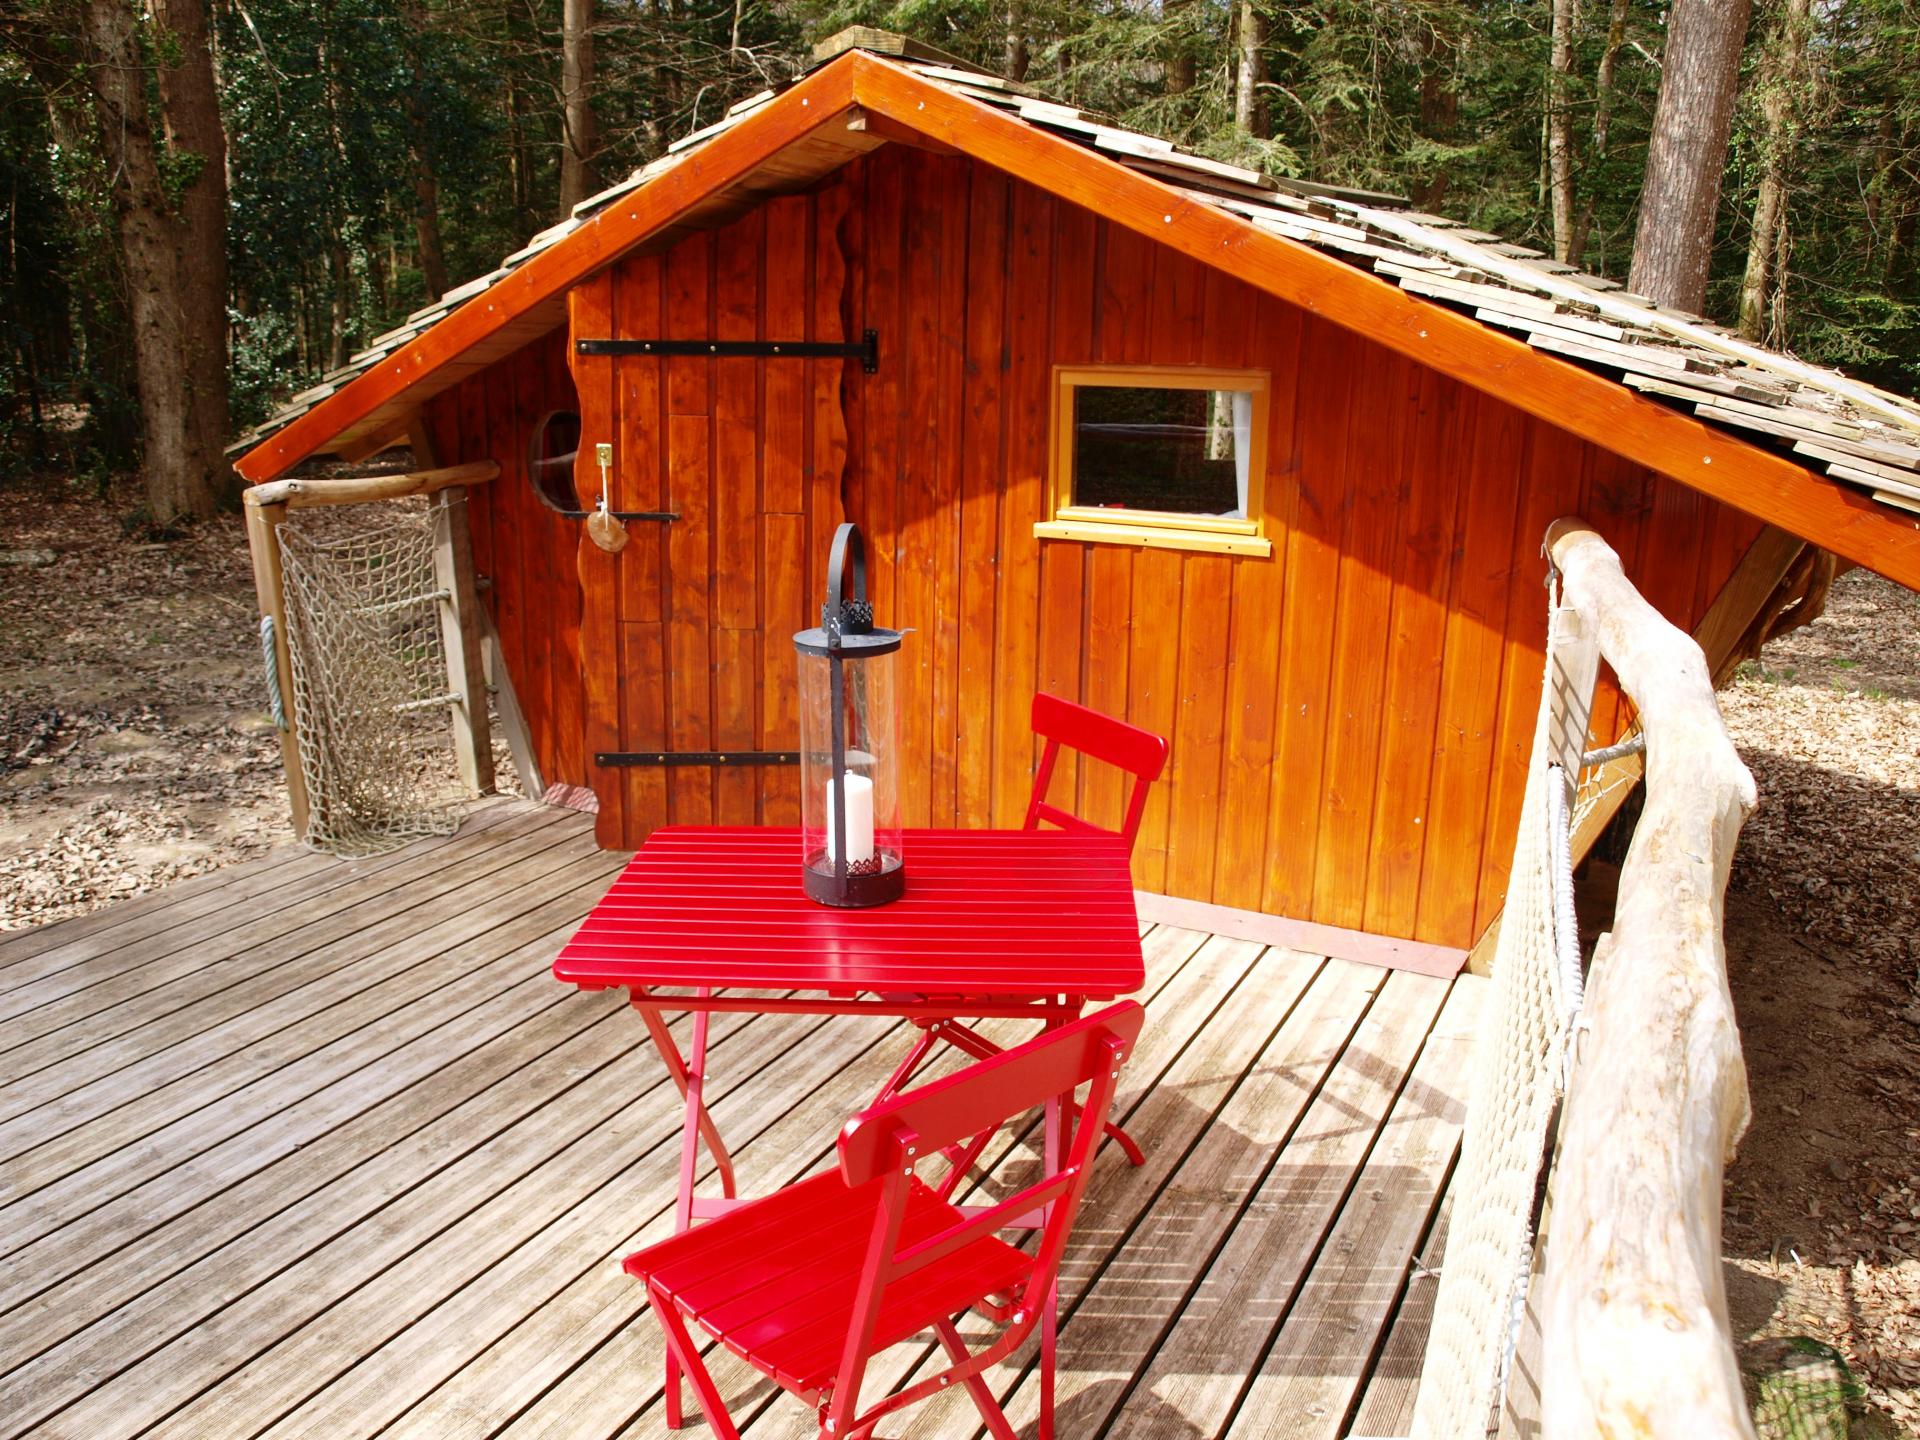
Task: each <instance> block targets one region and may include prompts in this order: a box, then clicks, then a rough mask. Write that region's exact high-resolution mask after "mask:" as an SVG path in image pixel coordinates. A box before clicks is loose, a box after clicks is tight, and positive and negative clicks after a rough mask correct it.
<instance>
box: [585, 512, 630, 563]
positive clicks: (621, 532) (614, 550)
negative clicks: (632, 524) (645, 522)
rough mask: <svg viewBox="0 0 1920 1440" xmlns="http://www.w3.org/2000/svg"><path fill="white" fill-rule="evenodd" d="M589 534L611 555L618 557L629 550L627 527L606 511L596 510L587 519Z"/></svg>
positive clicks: (594, 541) (595, 542)
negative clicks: (623, 551) (625, 550)
mask: <svg viewBox="0 0 1920 1440" xmlns="http://www.w3.org/2000/svg"><path fill="white" fill-rule="evenodd" d="M587 534H588V535H590V536H592V537H593V543H594V544H596V545H598V546H599V547H600V548H601V549H602V550H604V551H606V552H607V553H608V554H609V555H618V554H619V553H620V552H621V551H622V550H624V549H626V548H627V527H626V526H625V525H622V524H621V523H620V522H619V521H618V520H616V519H614V518H613V516H611V515H609V514H608V513H607V512H606V511H604V510H596V511H594V512H593V513H592V514H591V515H589V516H588V517H587Z"/></svg>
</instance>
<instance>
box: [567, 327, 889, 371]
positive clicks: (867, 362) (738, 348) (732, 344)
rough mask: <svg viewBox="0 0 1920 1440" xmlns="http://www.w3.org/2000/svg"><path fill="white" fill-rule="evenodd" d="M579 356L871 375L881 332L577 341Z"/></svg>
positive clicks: (875, 361) (878, 364) (878, 350)
mask: <svg viewBox="0 0 1920 1440" xmlns="http://www.w3.org/2000/svg"><path fill="white" fill-rule="evenodd" d="M573 348H574V349H575V350H576V351H577V352H578V353H579V354H582V355H659V356H702V355H704V356H707V357H708V358H710V359H715V360H738V359H743V358H744V359H750V360H768V359H787V360H796V359H797V360H834V359H840V360H858V361H859V362H860V368H861V369H862V370H864V371H866V372H867V374H869V375H871V374H873V373H874V372H875V371H876V370H878V369H879V368H880V332H879V331H878V330H868V331H866V332H865V333H864V334H863V335H862V336H861V338H860V339H858V340H855V341H851V342H843V341H838V340H576V341H575V342H574V346H573Z"/></svg>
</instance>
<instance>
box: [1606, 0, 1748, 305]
mask: <svg viewBox="0 0 1920 1440" xmlns="http://www.w3.org/2000/svg"><path fill="white" fill-rule="evenodd" d="M1751 10H1752V0H1673V4H1672V7H1671V8H1670V9H1669V11H1668V12H1667V43H1666V53H1665V56H1664V57H1663V59H1662V61H1661V76H1660V101H1659V104H1658V105H1657V106H1656V107H1655V109H1654V116H1653V135H1652V138H1651V140H1650V141H1649V142H1648V147H1647V179H1646V184H1645V186H1644V188H1643V189H1642V190H1641V193H1640V225H1639V229H1638V230H1637V231H1636V232H1635V234H1634V239H1633V271H1632V274H1631V276H1630V280H1629V283H1630V284H1631V285H1632V287H1633V289H1635V290H1637V291H1638V292H1639V293H1640V294H1642V295H1645V296H1647V297H1648V298H1649V299H1651V300H1655V301H1657V302H1658V303H1660V304H1662V305H1667V306H1671V307H1673V308H1674V309H1678V310H1690V311H1693V312H1695V313H1698V312H1699V311H1701V310H1702V309H1703V308H1704V307H1705V305H1706V299H1707V271H1708V266H1709V263H1710V262H1711V261H1712V258H1713V225H1714V218H1715V215H1716V213H1717V211H1718V209H1719V205H1720V177H1721V175H1722V173H1723V172H1724V171H1725V170H1726V168H1727V138H1728V136H1729V134H1730V133H1731V131H1732V127H1733V100H1734V91H1735V89H1736V88H1737V87H1738V85H1739V80H1740V48H1741V45H1742V44H1743V43H1744V41H1745V39H1746V34H1747V18H1748V15H1749V14H1750V13H1751Z"/></svg>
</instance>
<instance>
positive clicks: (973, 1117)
mask: <svg viewBox="0 0 1920 1440" xmlns="http://www.w3.org/2000/svg"><path fill="white" fill-rule="evenodd" d="M1144 1019H1145V1012H1144V1011H1142V1010H1141V1008H1140V1007H1139V1006H1138V1005H1137V1004H1135V1003H1134V1002H1132V1001H1130V1000H1127V1001H1122V1002H1121V1003H1120V1004H1118V1005H1110V1006H1108V1007H1107V1008H1106V1009H1104V1010H1101V1011H1099V1012H1098V1013H1097V1014H1093V1015H1088V1016H1084V1017H1082V1018H1081V1019H1079V1020H1075V1021H1073V1022H1072V1023H1070V1024H1067V1025H1063V1026H1061V1027H1060V1028H1059V1029H1057V1030H1052V1031H1048V1032H1047V1033H1045V1034H1043V1035H1041V1036H1039V1037H1038V1038H1037V1039H1034V1040H1030V1041H1028V1042H1027V1043H1026V1044H1024V1045H1020V1046H1017V1047H1015V1048H1014V1049H1012V1050H1007V1051H1004V1052H1002V1053H1001V1054H998V1055H995V1056H993V1057H991V1058H990V1059H986V1060H982V1061H980V1062H979V1063H978V1064H974V1065H969V1066H968V1067H967V1068H966V1069H964V1070H960V1071H957V1072H955V1073H954V1074H951V1075H945V1076H942V1077H941V1078H940V1079H938V1080H933V1081H930V1082H929V1083H927V1084H925V1085H921V1086H919V1087H917V1088H915V1089H913V1090H908V1091H906V1092H904V1093H902V1094H899V1095H896V1096H894V1097H892V1098H891V1099H888V1100H883V1101H881V1102H880V1103H879V1104H877V1105H874V1106H872V1107H870V1108H869V1109H867V1110H864V1111H862V1112H861V1113H860V1114H858V1115H856V1116H854V1118H853V1119H851V1120H849V1121H848V1122H847V1123H846V1125H845V1126H844V1127H843V1128H842V1129H841V1131H840V1141H839V1152H840V1173H841V1176H842V1178H844V1179H845V1181H846V1183H847V1184H848V1185H852V1186H858V1185H866V1184H870V1183H873V1182H876V1181H877V1182H879V1183H881V1184H882V1185H883V1186H885V1187H886V1188H885V1189H884V1191H883V1192H882V1193H883V1199H882V1203H881V1205H880V1209H879V1212H878V1215H877V1218H876V1220H875V1226H874V1232H873V1235H872V1236H871V1238H870V1240H869V1243H868V1249H867V1256H866V1262H865V1264H864V1265H863V1267H862V1270H861V1277H860V1291H859V1294H858V1296H857V1297H856V1300H855V1304H854V1307H853V1315H852V1321H851V1325H850V1328H849V1330H848V1334H847V1339H846V1345H845V1348H844V1350H843V1352H842V1359H841V1364H840V1369H839V1374H838V1380H837V1384H836V1386H835V1390H834V1411H835V1415H836V1418H837V1419H839V1420H841V1421H842V1422H844V1421H846V1420H850V1419H851V1418H852V1416H853V1415H854V1414H855V1413H856V1411H857V1410H858V1397H859V1390H860V1380H861V1376H862V1373H863V1372H864V1370H865V1368H866V1363H867V1360H868V1359H869V1358H870V1351H871V1346H872V1342H873V1337H874V1330H875V1325H876V1322H877V1320H878V1317H879V1314H880V1306H881V1302H882V1299H883V1298H884V1296H885V1293H886V1288H887V1285H888V1284H889V1283H890V1282H891V1281H894V1280H898V1279H904V1278H905V1277H906V1276H908V1275H911V1274H913V1273H914V1272H915V1271H917V1270H919V1269H921V1268H923V1267H924V1266H926V1265H929V1264H933V1263H935V1262H937V1261H938V1260H940V1259H942V1258H944V1257H945V1256H947V1255H950V1254H952V1253H953V1252H955V1251H956V1250H959V1249H960V1248H961V1247H962V1246H964V1245H966V1244H968V1243H969V1242H971V1241H974V1240H978V1239H980V1238H982V1237H984V1236H988V1235H991V1234H993V1233H994V1232H995V1231H997V1230H1001V1229H1005V1228H1006V1227H1007V1226H1009V1225H1012V1224H1014V1223H1016V1222H1017V1221H1019V1220H1021V1219H1022V1218H1023V1217H1027V1216H1031V1215H1033V1214H1034V1213H1036V1212H1038V1211H1040V1210H1041V1209H1042V1208H1043V1207H1045V1215H1046V1219H1045V1222H1044V1224H1043V1225H1042V1227H1041V1232H1040V1245H1039V1249H1038V1250H1037V1251H1036V1252H1035V1255H1034V1263H1033V1268H1032V1269H1031V1270H1030V1271H1029V1272H1028V1273H1027V1278H1026V1280H1025V1281H1024V1282H1023V1284H1022V1288H1021V1290H1020V1306H1019V1309H1018V1310H1017V1311H1016V1312H1015V1314H1014V1318H1013V1323H1012V1324H1011V1325H1010V1326H1009V1327H1008V1329H1007V1330H1006V1332H1005V1333H1004V1334H1003V1335H1002V1336H1001V1337H1000V1339H999V1341H998V1342H996V1343H995V1345H993V1346H992V1347H991V1348H990V1349H989V1350H986V1351H982V1352H980V1353H979V1354H977V1355H975V1356H974V1357H973V1359H972V1360H970V1361H968V1362H966V1363H965V1364H964V1365H961V1366H959V1367H958V1368H956V1369H955V1370H953V1371H950V1372H948V1374H949V1377H950V1378H959V1377H960V1376H961V1375H962V1374H963V1373H973V1372H974V1371H976V1370H978V1369H979V1368H981V1367H983V1366H985V1365H989V1364H992V1363H994V1362H995V1361H997V1360H998V1359H999V1358H1000V1356H1002V1355H1004V1354H1006V1353H1008V1352H1010V1351H1011V1350H1012V1349H1013V1348H1014V1347H1015V1346H1017V1345H1018V1344H1019V1343H1020V1342H1021V1341H1022V1340H1023V1339H1024V1338H1025V1336H1026V1335H1027V1333H1028V1332H1029V1331H1030V1330H1031V1329H1032V1327H1033V1324H1034V1322H1035V1321H1036V1320H1037V1319H1038V1317H1039V1315H1040V1312H1041V1309H1042V1304H1041V1302H1042V1301H1043V1300H1045V1298H1046V1297H1047V1296H1048V1295H1049V1294H1050V1293H1051V1291H1052V1287H1053V1277H1054V1275H1055V1273H1056V1272H1057V1271H1058V1270H1059V1267H1060V1257H1061V1255H1062V1254H1063V1253H1064V1251H1065V1250H1066V1243H1067V1235H1068V1233H1069V1232H1070V1231H1071V1230H1072V1228H1073V1217H1074V1214H1075V1212H1076V1211H1077V1210H1078V1209H1079V1206H1080V1197H1081V1195H1082V1194H1083V1193H1084V1192H1085V1190H1086V1185H1087V1175H1088V1172H1089V1171H1090V1170H1091V1169H1092V1165H1091V1161H1092V1159H1093V1156H1094V1152H1095V1151H1096V1150H1097V1149H1098V1147H1099V1143H1100V1140H1101V1137H1102V1136H1103V1134H1104V1133H1105V1130H1106V1123H1107V1116H1108V1112H1109V1111H1110V1110H1111V1109H1112V1105H1113V1095H1114V1089H1115V1087H1116V1085H1117V1082H1118V1078H1119V1070H1120V1065H1121V1062H1123V1061H1124V1060H1125V1059H1126V1057H1127V1056H1128V1055H1129V1054H1131V1053H1132V1051H1133V1047H1134V1044H1135V1042H1136V1041H1137V1040H1138V1039H1139V1037H1140V1026H1141V1023H1142V1021H1143V1020H1144ZM1081 1084H1086V1085H1087V1087H1088V1089H1087V1096H1086V1100H1085V1102H1084V1103H1083V1104H1082V1105H1081V1106H1080V1111H1079V1117H1078V1120H1077V1122H1076V1123H1075V1124H1074V1126H1073V1132H1072V1136H1071V1138H1070V1140H1069V1142H1068V1146H1069V1148H1068V1151H1067V1155H1066V1164H1065V1165H1064V1166H1062V1167H1061V1168H1060V1169H1059V1170H1057V1171H1056V1172H1055V1173H1054V1174H1052V1175H1043V1176H1042V1177H1041V1178H1040V1179H1038V1180H1036V1181H1035V1182H1034V1183H1033V1184H1031V1185H1028V1186H1026V1187H1025V1188H1023V1189H1022V1190H1020V1191H1019V1192H1018V1193H1016V1194H1014V1195H1011V1196H1009V1197H1007V1198H1006V1199H1005V1200H1002V1201H1000V1202H999V1203H998V1204H996V1205H994V1206H992V1207H991V1208H990V1209H987V1210H984V1211H981V1212H978V1213H975V1214H973V1215H970V1216H968V1217H967V1218H965V1219H963V1220H961V1221H959V1222H957V1223H955V1224H954V1225H951V1226H949V1227H948V1228H947V1229H945V1230H943V1231H941V1232H940V1233H939V1234H936V1235H932V1236H928V1237H923V1238H920V1239H918V1240H917V1241H916V1242H915V1243H914V1244H912V1245H909V1246H906V1247H905V1248H899V1246H900V1240H901V1226H902V1220H903V1218H904V1213H905V1208H906V1197H907V1186H908V1172H909V1171H910V1170H911V1169H912V1166H913V1162H914V1161H915V1160H916V1159H919V1158H923V1157H925V1156H929V1155H931V1154H933V1153H934V1152H935V1151H936V1150H941V1149H944V1148H945V1147H946V1146H948V1145H951V1144H954V1143H955V1142H957V1141H961V1140H965V1139H968V1138H970V1137H972V1136H974V1135H977V1134H979V1133H980V1132H981V1131H983V1130H987V1129H991V1128H993V1127H996V1126H998V1125H999V1124H1001V1123H1002V1122H1003V1121H1006V1120H1010V1119H1012V1118H1013V1117H1014V1116H1016V1115H1019V1114H1021V1113H1023V1112H1024V1111H1027V1110H1030V1109H1032V1108H1033V1107H1034V1106H1036V1105H1040V1104H1043V1103H1045V1102H1046V1101H1049V1100H1054V1099H1063V1100H1067V1101H1070V1100H1072V1098H1073V1095H1074V1091H1075V1089H1076V1088H1077V1087H1078V1086H1079V1085H1081ZM1063 1109H1064V1113H1065V1114H1071V1113H1072V1111H1071V1107H1070V1106H1067V1107H1063ZM1062 1123H1063V1124H1064V1123H1065V1121H1064V1116H1063V1121H1062ZM933 1384H934V1381H933V1380H931V1379H929V1380H926V1381H923V1382H922V1383H921V1384H920V1385H919V1386H915V1387H913V1389H911V1390H909V1391H905V1392H901V1394H899V1395H896V1396H895V1397H893V1399H892V1400H890V1401H889V1402H887V1404H886V1405H885V1406H883V1407H882V1409H883V1410H892V1409H893V1408H895V1407H896V1406H897V1405H899V1404H901V1403H904V1402H905V1401H906V1400H908V1399H909V1398H911V1397H912V1396H914V1395H917V1394H919V1393H921V1392H923V1391H924V1390H926V1389H927V1388H928V1387H930V1386H932V1385H933ZM869 1413H870V1415H877V1414H879V1413H880V1412H879V1411H875V1412H869ZM864 1418H866V1417H863V1419H864Z"/></svg>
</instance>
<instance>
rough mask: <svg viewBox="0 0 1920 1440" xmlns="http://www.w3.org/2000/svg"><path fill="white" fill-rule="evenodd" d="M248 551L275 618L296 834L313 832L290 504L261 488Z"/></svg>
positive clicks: (285, 760) (250, 506)
mask: <svg viewBox="0 0 1920 1440" xmlns="http://www.w3.org/2000/svg"><path fill="white" fill-rule="evenodd" d="M246 502H247V503H246V507H245V509H246V515H247V549H248V550H249V551H250V552H251V553H252V556H253V590H254V594H255V596H256V597H257V598H258V600H259V602H260V613H261V614H262V615H263V616H265V617H267V618H268V619H269V620H271V621H272V622H273V666H274V673H275V676H276V677H277V680H278V683H279V687H280V704H281V719H282V723H281V724H280V727H279V732H280V764H281V768H282V769H284V770H285V771H286V775H287V804H288V808H289V809H290V810H291V812H292V817H293V833H294V836H295V838H300V837H303V836H305V834H306V833H307V777H306V775H305V773H304V772H303V771H302V770H301V768H300V732H299V723H298V720H297V719H296V717H295V715H294V704H293V654H292V652H291V651H290V650H289V649H288V648H287V608H286V596H285V592H284V590H283V588H282V580H281V575H280V525H281V522H282V521H284V520H285V519H286V518H287V507H286V504H285V503H284V502H281V503H279V504H272V503H268V504H262V503H261V495H260V492H259V491H258V490H257V489H255V490H249V491H247V492H246Z"/></svg>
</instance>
